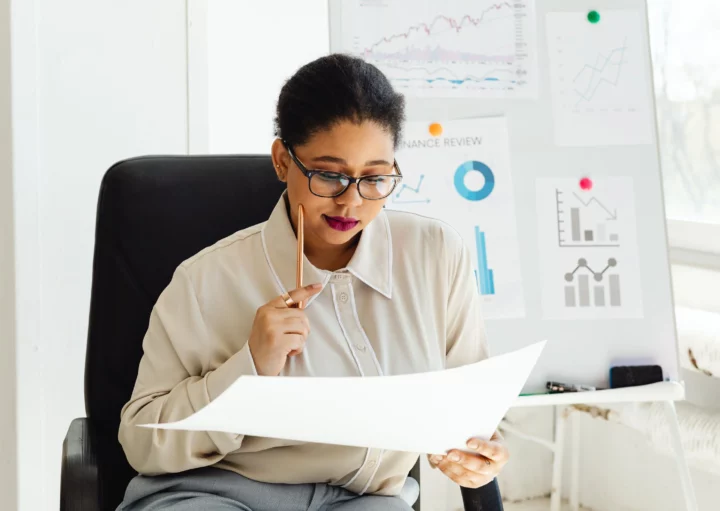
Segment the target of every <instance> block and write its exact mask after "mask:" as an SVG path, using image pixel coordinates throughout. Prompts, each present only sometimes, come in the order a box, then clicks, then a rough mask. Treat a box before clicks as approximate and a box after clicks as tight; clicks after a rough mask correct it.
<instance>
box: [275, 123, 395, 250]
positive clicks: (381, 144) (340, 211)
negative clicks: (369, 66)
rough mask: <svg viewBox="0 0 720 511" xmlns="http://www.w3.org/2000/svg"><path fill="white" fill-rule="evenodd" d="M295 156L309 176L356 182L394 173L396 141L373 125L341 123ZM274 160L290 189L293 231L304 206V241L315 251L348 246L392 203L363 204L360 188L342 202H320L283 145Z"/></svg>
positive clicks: (279, 144) (348, 192)
mask: <svg viewBox="0 0 720 511" xmlns="http://www.w3.org/2000/svg"><path fill="white" fill-rule="evenodd" d="M291 150H292V151H293V152H294V154H295V157H296V158H297V159H298V160H299V161H300V162H301V163H302V164H303V165H304V166H305V167H306V168H307V169H309V170H326V171H332V172H340V173H343V174H346V175H348V176H353V177H360V176H366V175H376V174H383V175H387V174H393V173H395V170H394V167H393V161H394V146H393V138H392V135H391V134H390V133H388V132H387V131H385V130H384V129H382V128H381V127H380V126H378V125H377V124H375V123H373V122H363V123H361V124H355V123H352V122H349V121H343V122H340V123H338V124H336V125H334V126H333V127H332V128H330V129H328V130H325V131H322V132H319V133H317V134H315V135H314V136H312V137H311V138H310V139H309V140H308V141H307V142H306V143H305V144H303V145H301V146H296V147H291ZM272 156H273V163H274V165H275V170H276V171H277V173H278V177H279V178H280V180H281V181H284V182H286V183H287V189H288V199H289V201H290V208H291V217H292V223H293V226H297V216H298V211H297V210H298V204H302V205H303V207H304V209H305V240H306V243H308V244H312V245H314V246H315V248H322V247H323V246H324V245H334V246H342V245H346V244H348V243H349V242H350V241H352V240H353V238H354V237H355V236H357V235H358V233H359V232H360V231H361V230H362V229H363V228H365V227H366V226H367V225H368V224H369V223H370V222H372V221H373V219H374V218H375V217H376V216H377V215H378V213H380V211H381V210H382V208H383V205H384V204H385V202H386V201H387V198H385V199H380V200H367V199H364V198H362V197H361V196H360V194H359V193H358V188H357V184H356V183H353V184H351V185H350V187H349V188H348V189H347V190H346V191H345V193H343V194H341V195H340V196H338V197H334V198H325V197H318V196H316V195H314V194H313V193H311V192H310V188H309V186H308V178H307V177H306V176H305V175H304V174H303V172H302V171H301V170H300V168H298V166H297V165H296V164H295V162H294V161H293V160H292V158H291V157H290V155H289V153H288V152H287V150H286V149H285V147H284V146H283V144H282V142H281V141H280V140H276V141H275V143H274V144H273V148H272ZM314 179H318V178H317V177H316V178H314ZM313 185H315V181H313Z"/></svg>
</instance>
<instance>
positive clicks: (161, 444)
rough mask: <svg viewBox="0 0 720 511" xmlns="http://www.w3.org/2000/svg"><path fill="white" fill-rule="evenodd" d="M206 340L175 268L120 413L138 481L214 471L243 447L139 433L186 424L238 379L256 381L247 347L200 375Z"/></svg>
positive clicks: (202, 435)
mask: <svg viewBox="0 0 720 511" xmlns="http://www.w3.org/2000/svg"><path fill="white" fill-rule="evenodd" d="M209 335H210V333H209V330H208V328H207V326H206V324H205V321H204V319H203V315H202V312H201V307H200V304H199V303H198V299H197V296H196V294H195V291H194V288H193V284H192V281H191V279H190V277H189V275H188V272H187V270H186V269H185V268H184V267H182V266H180V267H179V268H178V269H177V270H176V272H175V274H174V275H173V278H172V281H171V282H170V284H169V285H168V286H167V288H166V289H165V290H164V291H163V293H162V294H161V295H160V298H159V299H158V301H157V303H156V304H155V307H154V308H153V310H152V313H151V316H150V322H149V325H148V329H147V332H146V334H145V338H144V340H143V356H142V359H141V361H140V365H139V369H138V375H137V379H136V382H135V388H134V389H133V393H132V397H131V398H130V401H129V402H128V403H126V404H125V406H124V407H123V409H122V411H121V420H120V429H119V433H118V439H119V441H120V444H121V445H122V447H123V449H124V451H125V455H126V457H127V459H128V462H129V463H130V465H131V466H132V467H133V468H134V469H135V470H137V471H138V472H139V473H141V474H148V475H156V474H162V473H176V472H182V471H185V470H190V469H194V468H199V467H203V466H208V465H212V464H214V463H216V462H218V461H219V460H221V459H222V458H223V457H224V456H225V455H226V454H228V453H230V452H232V451H234V450H237V449H238V448H239V447H240V445H241V443H242V441H243V437H242V436H240V435H234V434H227V433H218V432H198V431H173V430H162V429H153V428H141V427H138V426H139V425H141V424H156V423H165V422H174V421H178V420H181V419H184V418H186V417H188V416H190V415H192V414H193V413H195V412H196V411H198V410H200V409H201V408H203V407H204V406H206V405H207V404H208V403H210V402H211V401H212V400H213V399H215V398H216V397H217V396H219V395H220V394H221V393H222V392H223V391H224V390H225V389H227V388H228V387H229V386H230V385H231V384H232V383H233V382H234V381H235V380H236V379H237V378H238V377H240V376H242V375H255V374H257V372H256V369H255V366H254V364H253V360H252V355H251V353H250V348H249V347H248V345H247V343H245V345H244V346H243V347H242V349H240V350H239V351H238V352H236V353H235V354H233V355H232V356H231V357H230V358H228V359H227V360H226V361H225V362H224V363H222V364H221V365H219V366H218V367H216V368H215V369H214V370H211V371H207V370H206V369H204V368H207V366H208V364H207V360H206V359H207V351H208V350H206V349H205V347H206V346H207V344H208V340H209Z"/></svg>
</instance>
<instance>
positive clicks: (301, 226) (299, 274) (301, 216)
mask: <svg viewBox="0 0 720 511" xmlns="http://www.w3.org/2000/svg"><path fill="white" fill-rule="evenodd" d="M304 248H305V210H304V209H303V206H302V204H299V205H298V226H297V269H296V271H295V287H296V288H297V289H300V288H301V287H302V286H303V256H304V254H305V250H304ZM304 308H305V303H303V302H300V303H298V309H304Z"/></svg>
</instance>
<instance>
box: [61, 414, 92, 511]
mask: <svg viewBox="0 0 720 511" xmlns="http://www.w3.org/2000/svg"><path fill="white" fill-rule="evenodd" d="M97 456H98V453H97V438H96V432H95V427H94V426H93V423H92V421H91V420H90V419H85V418H83V419H75V420H73V421H72V423H70V427H69V428H68V432H67V435H65V441H64V442H63V450H62V471H61V476H60V511H98V510H99V509H100V479H99V474H98V463H97Z"/></svg>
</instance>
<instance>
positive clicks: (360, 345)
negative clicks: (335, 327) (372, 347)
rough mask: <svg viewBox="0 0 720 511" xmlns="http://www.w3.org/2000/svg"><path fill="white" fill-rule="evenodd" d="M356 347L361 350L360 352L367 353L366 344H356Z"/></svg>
mask: <svg viewBox="0 0 720 511" xmlns="http://www.w3.org/2000/svg"><path fill="white" fill-rule="evenodd" d="M355 347H356V348H357V349H359V350H360V351H365V345H364V344H356V345H355Z"/></svg>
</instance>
